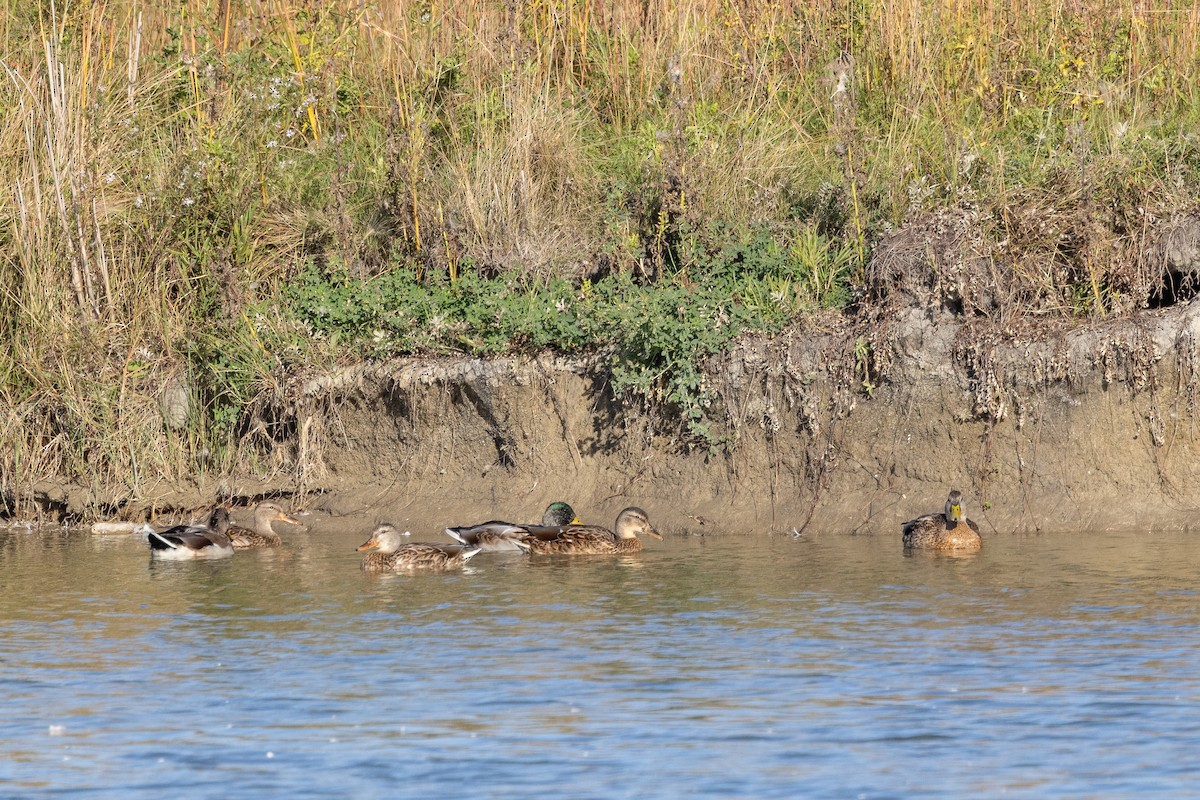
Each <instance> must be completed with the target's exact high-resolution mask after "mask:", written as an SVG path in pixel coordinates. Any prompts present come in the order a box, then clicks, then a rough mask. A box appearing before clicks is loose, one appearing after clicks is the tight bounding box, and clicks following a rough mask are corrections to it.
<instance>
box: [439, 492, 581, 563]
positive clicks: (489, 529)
mask: <svg viewBox="0 0 1200 800" xmlns="http://www.w3.org/2000/svg"><path fill="white" fill-rule="evenodd" d="M580 524H582V523H581V522H580V521H579V517H578V516H576V514H575V509H573V508H571V506H570V505H569V504H567V503H564V502H562V501H561V500H559V501H556V502H553V503H551V504H550V505H548V506H546V511H545V512H544V513H543V514H542V524H541V525H536V524H529V525H518V524H516V523H513V522H503V521H501V520H498V519H494V520H491V521H490V522H481V523H479V524H478V525H463V526H460V527H457V528H446V534H447V535H448V536H450V537H451V538H453V539H457V540H458V541H460V542H462V543H463V544H465V545H471V546H475V547H479V548H480V549H481V550H487V551H489V552H513V553H515V552H520V551H522V550H523V549H524V548H522V547H521V546H520V545H519V544H517V542H516V541H515V540H516V539H519V538H521V537H524V536H528V535H530V533H529V532H530V531H533V530H542V529H552V530H553V531H555V532H558V531H560V530H561V529H563V528H565V527H567V526H568V525H580ZM543 535H553V534H547V533H543Z"/></svg>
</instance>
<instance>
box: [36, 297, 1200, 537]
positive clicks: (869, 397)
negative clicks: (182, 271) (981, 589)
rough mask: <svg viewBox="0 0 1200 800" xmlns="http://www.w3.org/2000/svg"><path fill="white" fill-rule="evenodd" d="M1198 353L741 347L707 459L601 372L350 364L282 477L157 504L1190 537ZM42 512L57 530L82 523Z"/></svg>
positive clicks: (1109, 325)
mask: <svg viewBox="0 0 1200 800" xmlns="http://www.w3.org/2000/svg"><path fill="white" fill-rule="evenodd" d="M1198 331H1200V304H1197V303H1190V304H1186V305H1179V306H1175V307H1172V308H1168V309H1160V310H1153V311H1146V312H1142V313H1140V314H1137V315H1135V316H1133V317H1131V318H1128V319H1124V320H1120V321H1113V322H1103V323H1097V324H1095V325H1092V326H1090V327H1086V328H1075V329H1073V330H1063V331H1061V332H1057V333H1055V332H1050V333H1045V332H1043V333H1042V334H1041V335H1039V337H1038V338H1037V339H1036V340H1034V341H1020V340H1019V339H1017V338H1015V337H1008V338H1005V337H1003V336H1001V334H1000V332H998V331H997V330H996V329H995V327H994V326H992V327H989V328H986V329H981V328H980V327H978V325H976V324H973V323H972V322H971V321H969V320H968V321H964V319H963V317H961V316H954V315H951V314H948V313H933V312H929V311H922V310H916V309H913V310H909V311H906V312H903V313H901V314H898V315H897V316H895V317H894V318H893V319H890V320H888V321H886V322H884V323H881V324H879V325H876V326H874V327H873V328H872V329H871V330H870V331H869V335H868V332H864V330H863V329H858V330H856V331H854V330H849V331H848V330H842V331H839V332H836V333H826V334H821V335H812V334H799V333H797V334H794V335H789V336H784V337H780V338H777V339H773V340H769V341H766V340H746V341H744V342H741V343H740V344H739V345H738V346H737V347H735V348H734V349H733V350H732V352H730V353H729V354H728V356H727V357H726V358H723V359H721V360H720V361H719V363H714V364H712V365H710V367H711V369H710V374H711V377H712V380H713V387H714V389H715V396H716V397H717V398H718V400H717V401H716V403H715V406H714V408H713V411H714V412H715V415H714V416H715V418H716V419H717V420H718V421H719V427H720V431H719V433H720V434H721V435H722V436H724V437H726V438H727V439H728V442H729V444H728V445H727V446H725V447H721V448H717V449H716V450H714V451H712V452H709V451H707V450H698V449H695V448H687V447H684V446H682V445H681V443H680V442H679V440H678V439H676V438H675V437H674V435H673V434H672V433H671V431H673V430H675V428H674V426H672V425H670V424H665V423H664V420H663V419H662V418H661V417H656V416H655V415H654V414H653V413H644V411H643V410H641V409H637V408H631V407H629V406H627V405H623V404H622V403H620V402H617V401H616V400H614V398H613V397H612V394H611V392H610V390H609V387H608V383H607V376H606V370H605V369H604V365H603V363H602V362H600V361H593V362H587V361H567V360H563V359H558V358H551V357H546V358H542V359H536V360H514V359H500V360H491V361H483V360H471V359H444V360H433V361H430V360H402V361H393V362H388V363H381V364H363V365H359V366H356V367H352V368H346V369H342V370H340V371H337V372H332V373H329V374H325V375H321V376H316V377H312V376H310V377H309V378H308V379H307V380H305V381H304V382H302V383H298V384H297V385H295V386H294V387H292V392H293V394H294V397H293V403H294V411H295V414H296V426H295V433H294V436H293V437H292V440H291V441H289V442H286V443H285V449H286V453H285V454H284V455H286V459H287V460H288V462H289V464H288V471H287V474H281V475H279V476H276V477H270V478H254V477H250V476H235V477H227V478H223V479H217V480H208V481H205V480H198V481H197V482H195V483H192V484H189V485H187V486H160V487H158V488H157V489H156V493H155V500H156V503H157V505H158V507H159V508H164V507H171V506H176V507H180V508H186V507H188V506H192V505H194V506H199V505H203V504H204V503H206V502H210V501H211V500H210V498H211V497H213V496H216V495H218V494H220V495H223V496H232V497H242V498H254V497H257V496H261V495H263V494H267V493H273V492H285V493H291V494H293V495H294V496H295V502H296V503H298V504H302V505H305V506H307V507H309V508H312V509H314V510H321V511H327V512H330V513H333V514H335V515H350V516H353V517H355V518H363V519H367V520H374V519H390V520H394V521H397V522H399V523H401V524H404V525H409V526H411V527H413V529H414V530H417V529H423V528H426V527H428V528H430V529H434V530H436V529H437V528H438V527H439V526H440V525H441V524H444V523H445V522H446V521H448V520H449V521H458V522H461V521H464V520H467V521H469V520H475V519H483V518H489V517H493V516H502V517H507V518H520V519H532V518H535V517H537V516H538V515H539V514H540V511H541V509H542V508H543V507H544V506H545V505H546V504H547V503H548V502H550V501H552V500H555V499H566V500H568V501H570V502H571V503H572V504H573V505H574V506H575V507H576V508H577V509H578V510H579V511H580V513H581V514H582V515H584V516H585V517H586V518H588V519H589V520H595V521H600V522H609V521H611V518H612V517H614V516H615V514H616V512H617V511H618V510H619V509H620V508H621V507H622V506H624V505H626V504H628V503H637V504H639V505H643V506H644V507H646V508H647V509H648V510H649V511H650V513H651V515H652V518H653V519H655V520H656V521H657V522H658V524H659V525H660V526H661V527H662V528H663V529H664V530H665V531H667V532H685V531H686V532H690V533H706V532H713V533H727V532H735V533H740V532H751V531H763V530H772V531H791V530H794V529H800V530H805V531H807V532H811V533H819V532H829V533H842V534H844V533H855V534H892V533H895V532H896V531H897V530H898V525H899V523H900V522H901V521H902V520H904V519H906V518H908V517H910V516H912V515H914V514H916V513H918V512H923V511H927V510H934V509H937V508H939V507H940V504H941V502H942V501H943V500H944V497H945V494H946V491H947V490H948V488H950V487H958V488H961V489H962V490H963V491H964V492H965V493H966V495H967V497H968V500H969V503H970V507H969V513H970V514H971V515H972V516H973V517H975V518H976V519H978V520H979V521H980V523H981V524H982V526H983V528H984V530H985V532H986V531H993V532H1011V531H1055V530H1116V529H1150V528H1169V529H1178V528H1188V527H1190V526H1191V525H1192V520H1193V518H1194V516H1195V509H1197V508H1198V507H1200V480H1197V478H1198V477H1200V475H1198V472H1200V466H1198V465H1200V458H1198V456H1200V453H1198V452H1197V448H1198V444H1200V440H1198V437H1197V426H1196V399H1197V364H1198V363H1200V362H1198V358H1197V344H1196V343H1197V334H1198ZM669 422H670V420H666V423H669ZM284 455H281V456H280V458H284ZM38 492H39V493H40V494H41V498H42V499H43V501H44V502H47V503H57V504H58V505H60V506H62V507H65V508H67V509H69V510H70V511H71V512H73V513H82V514H85V515H86V514H87V513H88V508H89V507H94V506H95V505H96V503H97V498H95V497H94V496H93V495H90V494H88V493H85V492H83V491H82V490H79V489H75V488H72V487H67V486H53V485H45V486H42V487H39V488H38Z"/></svg>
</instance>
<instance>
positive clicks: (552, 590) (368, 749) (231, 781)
mask: <svg viewBox="0 0 1200 800" xmlns="http://www.w3.org/2000/svg"><path fill="white" fill-rule="evenodd" d="M363 527H365V526H361V525H360V526H348V527H346V528H337V527H327V528H321V527H320V526H319V525H318V526H312V527H310V528H309V529H308V530H305V531H301V532H299V533H296V534H294V535H292V536H290V537H289V538H288V539H287V540H286V542H285V545H284V546H283V547H282V548H278V549H275V550H265V551H247V552H240V553H238V554H236V555H235V556H234V557H233V558H231V559H228V560H222V561H206V562H196V563H185V562H156V561H152V560H151V559H150V557H149V555H148V552H147V548H146V546H145V544H144V542H141V541H139V540H138V539H137V537H101V536H90V535H86V534H80V533H77V532H66V531H62V530H51V531H33V532H5V533H0V581H2V585H3V592H2V594H0V619H2V620H3V628H2V630H3V638H2V640H0V641H2V643H3V651H2V658H0V703H3V707H4V708H5V710H6V713H5V715H4V717H3V718H2V719H0V746H2V747H3V749H4V751H5V753H6V754H9V755H10V758H9V763H10V768H9V781H10V786H12V787H14V791H13V792H12V794H15V795H17V796H40V795H50V794H60V793H65V792H77V793H80V794H85V795H87V796H113V797H117V796H120V797H122V798H125V797H159V796H162V794H163V792H164V791H166V792H168V793H180V794H188V795H190V796H201V797H203V796H213V797H216V796H221V797H258V796H261V795H263V794H264V793H267V794H275V795H285V796H289V797H293V796H294V797H305V796H329V795H330V794H331V793H332V794H336V795H338V796H377V795H379V794H381V793H386V792H398V791H403V792H404V793H405V794H408V795H410V796H442V795H451V796H457V797H495V796H512V795H517V794H520V795H523V796H530V797H563V796H587V797H610V796H621V797H625V796H634V795H636V796H682V795H687V796H712V797H731V796H741V797H795V796H799V795H798V794H797V793H798V792H799V793H800V794H801V795H803V796H807V797H822V796H825V797H844V796H847V795H865V796H870V797H875V796H889V797H896V796H914V797H917V796H919V797H962V796H970V795H995V794H1000V793H1006V794H1008V795H1013V796H1026V797H1043V796H1046V795H1047V794H1052V795H1064V794H1065V795H1089V796H1096V795H1105V794H1107V795H1113V794H1117V795H1125V794H1133V793H1137V794H1138V795H1139V796H1141V795H1145V794H1154V793H1161V794H1164V795H1170V794H1177V793H1178V792H1179V791H1180V790H1181V789H1182V787H1185V786H1191V785H1192V784H1191V782H1190V781H1192V780H1194V779H1195V778H1196V777H1197V776H1196V775H1195V772H1196V768H1194V767H1192V766H1190V765H1191V764H1192V763H1193V762H1194V760H1193V759H1191V757H1190V754H1191V753H1193V752H1194V750H1195V747H1196V745H1197V744H1200V722H1197V720H1200V715H1198V714H1197V713H1196V712H1197V711H1198V710H1200V708H1197V706H1200V670H1197V669H1196V668H1195V656H1194V654H1195V653H1196V652H1197V648H1198V646H1200V624H1198V623H1200V607H1198V604H1197V602H1196V600H1197V596H1196V591H1197V590H1196V589H1195V575H1196V574H1197V568H1198V567H1200V545H1197V543H1195V542H1193V541H1191V540H1190V538H1189V537H1188V536H1187V535H1186V534H1170V535H1166V534H1163V535H1159V534H1142V535H1129V536H1087V535H1076V534H1060V535H1043V536H1034V537H1018V536H1012V537H1004V536H998V537H991V538H989V539H988V541H987V543H986V544H985V548H984V550H983V552H981V553H979V554H978V555H975V556H972V557H969V558H961V559H956V558H944V557H931V556H928V555H924V554H908V555H906V554H904V553H903V551H902V549H901V547H900V543H899V541H898V537H897V538H895V539H893V538H888V537H870V536H866V537H862V536H859V537H854V536H832V535H820V534H816V535H811V536H807V537H790V536H765V535H763V536H728V537H722V536H705V537H675V538H670V539H668V540H667V541H666V542H663V543H657V542H656V543H653V544H651V545H650V546H649V547H648V548H647V550H646V551H645V552H643V553H641V554H638V555H634V556H621V557H615V558H605V557H592V556H582V557H532V558H530V557H526V556H522V555H519V554H482V555H480V556H478V557H476V558H475V559H474V560H472V561H471V563H470V564H469V565H468V566H467V567H466V568H465V569H463V570H461V571H457V572H449V573H439V574H429V575H415V576H377V575H367V574H363V573H362V572H360V571H359V569H358V558H359V556H358V554H357V553H355V552H354V548H355V547H356V546H357V545H358V544H360V543H361V541H362V528H363ZM421 538H433V537H421ZM1151 732H1152V734H1153V735H1151ZM915 761H919V762H920V763H921V769H919V770H914V769H912V764H913V763H914V762H915ZM5 794H6V795H7V794H9V792H8V791H7V790H6V792H5Z"/></svg>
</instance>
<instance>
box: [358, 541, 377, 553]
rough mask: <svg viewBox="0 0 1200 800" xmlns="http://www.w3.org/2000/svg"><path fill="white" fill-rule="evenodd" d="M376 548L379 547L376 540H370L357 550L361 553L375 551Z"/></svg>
mask: <svg viewBox="0 0 1200 800" xmlns="http://www.w3.org/2000/svg"><path fill="white" fill-rule="evenodd" d="M376 546H377V544H376V542H375V540H374V539H368V540H367V541H365V542H363V543H362V544H360V545H359V546H358V547H357V548H355V550H356V551H357V552H359V553H361V552H362V551H364V550H374V549H375V547H376Z"/></svg>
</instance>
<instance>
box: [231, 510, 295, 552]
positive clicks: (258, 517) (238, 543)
mask: <svg viewBox="0 0 1200 800" xmlns="http://www.w3.org/2000/svg"><path fill="white" fill-rule="evenodd" d="M218 511H220V512H221V513H222V514H223V515H224V517H225V522H224V524H225V531H224V532H225V533H226V534H227V535H228V536H229V541H230V542H231V543H232V544H233V549H234V550H248V549H250V548H252V547H278V546H279V545H280V544H282V543H283V539H281V538H279V534H278V533H276V532H275V530H274V529H273V528H272V527H271V523H272V522H290V523H291V524H293V525H299V524H300V520H298V519H296V518H295V517H293V516H291V515H290V514H287V513H285V512H284V510H283V509H282V508H280V507H279V506H277V505H276V504H275V503H271V502H267V503H259V504H258V507H257V508H255V509H254V528H253V529H250V528H243V527H241V526H239V525H230V523H229V512H227V511H226V510H225V509H223V508H220V507H218V508H216V509H213V521H214V522H215V520H216V517H217V512H218ZM211 527H213V528H216V527H217V525H215V524H213V525H211Z"/></svg>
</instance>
